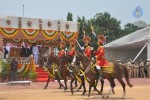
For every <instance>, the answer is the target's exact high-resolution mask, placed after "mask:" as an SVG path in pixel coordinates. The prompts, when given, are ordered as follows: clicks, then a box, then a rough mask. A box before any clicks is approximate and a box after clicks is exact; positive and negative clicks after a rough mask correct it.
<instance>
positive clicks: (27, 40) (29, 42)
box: [24, 39, 39, 44]
mask: <svg viewBox="0 0 150 100" xmlns="http://www.w3.org/2000/svg"><path fill="white" fill-rule="evenodd" d="M24 42H25V43H27V44H38V43H39V41H38V40H33V39H26V40H25V41H24Z"/></svg>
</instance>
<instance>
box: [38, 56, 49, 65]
mask: <svg viewBox="0 0 150 100" xmlns="http://www.w3.org/2000/svg"><path fill="white" fill-rule="evenodd" d="M47 58H48V57H40V58H39V66H44V65H45V63H46V62H47Z"/></svg>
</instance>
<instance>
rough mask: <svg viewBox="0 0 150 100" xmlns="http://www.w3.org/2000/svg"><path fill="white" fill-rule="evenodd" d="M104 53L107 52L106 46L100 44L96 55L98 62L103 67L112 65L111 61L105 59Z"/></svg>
mask: <svg viewBox="0 0 150 100" xmlns="http://www.w3.org/2000/svg"><path fill="white" fill-rule="evenodd" d="M104 54H105V51H104V47H103V46H102V45H100V46H99V47H98V49H97V51H96V52H95V57H96V64H97V65H99V66H101V67H105V66H109V65H110V63H109V62H108V61H107V60H106V59H105V57H104Z"/></svg>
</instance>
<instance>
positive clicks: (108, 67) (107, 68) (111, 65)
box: [101, 63, 115, 75]
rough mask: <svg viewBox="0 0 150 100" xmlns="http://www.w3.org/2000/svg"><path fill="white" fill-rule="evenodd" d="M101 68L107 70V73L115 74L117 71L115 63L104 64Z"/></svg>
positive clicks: (103, 70)
mask: <svg viewBox="0 0 150 100" xmlns="http://www.w3.org/2000/svg"><path fill="white" fill-rule="evenodd" d="M101 69H102V72H105V73H109V74H112V75H114V73H115V71H114V65H113V63H110V64H109V66H105V65H104V66H103V67H101Z"/></svg>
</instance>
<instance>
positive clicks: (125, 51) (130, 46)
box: [104, 27, 150, 61]
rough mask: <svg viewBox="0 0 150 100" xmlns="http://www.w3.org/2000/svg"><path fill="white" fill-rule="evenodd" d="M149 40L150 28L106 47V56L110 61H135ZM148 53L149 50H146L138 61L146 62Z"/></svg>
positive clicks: (138, 31)
mask: <svg viewBox="0 0 150 100" xmlns="http://www.w3.org/2000/svg"><path fill="white" fill-rule="evenodd" d="M149 40H150V27H146V28H143V29H141V30H137V31H135V32H133V33H131V34H129V35H126V36H124V37H122V38H119V39H117V40H115V41H113V42H111V43H108V44H106V45H104V48H105V50H106V53H105V56H106V58H107V59H108V60H112V59H116V60H121V61H128V60H129V59H132V60H133V59H134V58H135V57H136V56H137V54H138V53H139V52H140V50H141V49H142V48H143V47H144V45H145V44H146V43H147V42H148V41H149ZM148 52H149V50H147V49H146V48H145V49H144V50H143V52H141V54H140V56H139V57H138V58H137V60H139V59H143V60H146V59H147V58H148V56H147V54H148ZM149 55H150V54H149ZM149 57H150V56H149Z"/></svg>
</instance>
